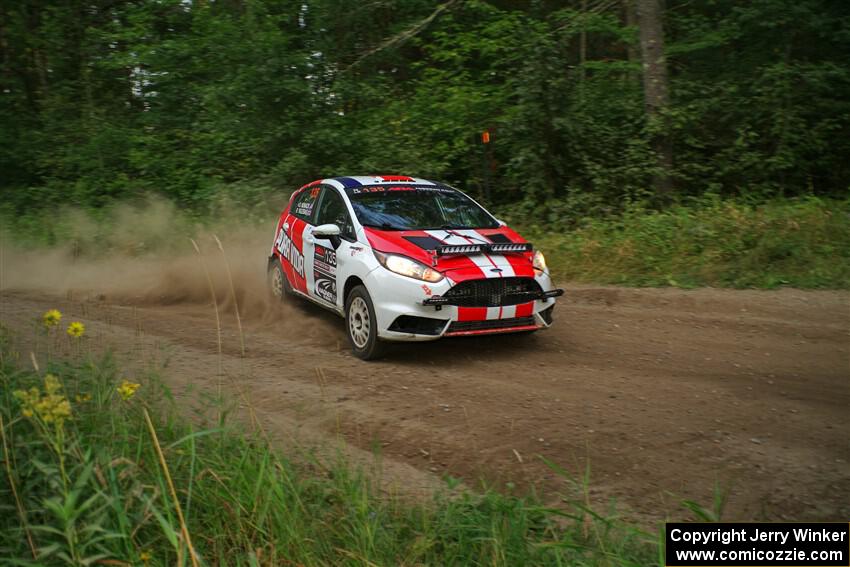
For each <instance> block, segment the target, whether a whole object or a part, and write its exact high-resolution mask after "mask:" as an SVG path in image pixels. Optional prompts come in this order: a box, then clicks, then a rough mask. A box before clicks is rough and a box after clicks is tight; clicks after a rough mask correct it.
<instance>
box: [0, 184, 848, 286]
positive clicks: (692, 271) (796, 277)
mask: <svg viewBox="0 0 850 567" xmlns="http://www.w3.org/2000/svg"><path fill="white" fill-rule="evenodd" d="M248 194H250V195H252V196H253V197H254V198H253V200H252V201H251V203H252V204H249V203H247V202H246V201H244V200H243V201H234V200H232V199H230V198H229V197H228V194H227V193H223V194H222V195H221V196H220V197H218V198H217V199H215V200H211V201H210V202H209V203H208V206H207V208H206V210H205V211H204V212H197V211H196V212H186V211H183V210H179V209H177V207H176V206H175V205H174V203H171V202H169V201H167V200H164V199H161V198H159V199H154V198H150V199H143V200H140V201H136V202H133V203H131V202H117V203H114V204H113V205H111V206H109V207H105V208H102V209H98V210H90V211H89V210H81V209H74V208H64V209H60V210H58V211H53V210H50V211H47V210H42V211H33V212H31V213H29V214H27V215H22V216H14V215H10V214H8V212H6V213H4V212H3V210H2V209H0V220H2V222H0V226H3V227H4V229H5V231H4V232H2V233H0V241H2V240H4V239H5V243H6V244H7V245H15V246H17V247H23V248H25V249H27V250H39V249H44V248H62V249H64V250H66V251H68V252H69V253H70V254H73V255H74V256H75V257H76V256H78V255H82V256H87V257H90V258H98V257H102V256H104V255H116V254H117V255H121V256H128V257H138V256H145V255H156V256H160V257H165V256H167V255H169V254H179V253H183V252H187V251H188V252H191V248H190V245H189V240H188V238H189V237H196V238H197V236H198V235H199V234H202V233H217V234H219V235H221V236H222V237H223V240H225V242H233V241H234V240H237V241H243V242H250V244H251V245H252V246H253V248H252V249H258V250H264V249H265V247H266V246H267V244H266V242H267V241H270V239H271V236H270V234H271V232H272V227H273V224H274V219H275V218H276V215H277V213H278V211H279V210H280V207H281V206H283V203H284V202H285V201H286V195H285V194H283V193H281V192H277V193H275V192H272V191H271V190H270V189H269V188H262V190H260V189H255V190H254V191H253V192H248ZM496 212H497V214H498V216H500V217H502V218H504V219H505V220H507V221H508V222H509V223H510V225H511V226H512V227H513V228H515V229H517V230H518V231H519V232H520V233H521V234H522V235H523V236H525V237H526V238H527V239H529V240H530V241H532V242H533V243H534V244H535V245H536V246H537V247H538V248H540V249H541V250H543V251H544V253H545V254H546V257H547V260H548V264H549V266H550V268H551V269H552V272H553V274H554V276H555V277H556V279H557V280H558V282H559V283H563V282H565V281H574V282H581V283H598V284H615V285H628V286H675V287H685V288H689V287H700V286H712V287H728V288H762V289H771V288H776V287H780V286H790V287H798V288H804V289H817V288H823V289H850V200H830V199H819V198H815V197H808V198H801V199H781V200H774V201H769V202H766V203H760V204H748V203H746V202H743V201H736V200H730V199H720V198H718V197H711V196H708V197H703V198H700V199H694V200H693V201H691V202H689V203H686V204H679V205H674V206H671V207H669V208H667V209H664V210H662V211H656V210H651V209H647V208H645V207H643V206H641V205H640V204H635V205H631V206H628V207H626V208H625V210H624V211H623V212H622V213H620V214H617V215H611V216H606V217H587V218H577V217H576V213H575V212H574V211H571V210H570V208H569V207H568V206H567V205H566V204H565V203H561V202H555V203H552V206H551V207H549V208H548V209H547V212H546V213H541V212H540V210H539V209H534V211H533V212H528V211H526V212H521V211H520V210H518V209H517V208H516V207H503V208H501V209H496ZM260 243H262V244H260Z"/></svg>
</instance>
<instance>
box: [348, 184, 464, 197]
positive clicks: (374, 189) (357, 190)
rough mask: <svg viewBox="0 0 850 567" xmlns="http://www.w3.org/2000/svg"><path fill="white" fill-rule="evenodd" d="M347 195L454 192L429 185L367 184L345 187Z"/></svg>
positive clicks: (448, 188) (450, 189)
mask: <svg viewBox="0 0 850 567" xmlns="http://www.w3.org/2000/svg"><path fill="white" fill-rule="evenodd" d="M346 190H347V191H348V194H349V195H359V194H361V193H387V192H392V191H424V192H432V193H454V192H455V190H454V189H452V188H450V187H435V186H431V185H369V186H365V187H349V188H347V189H346Z"/></svg>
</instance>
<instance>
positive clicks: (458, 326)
mask: <svg viewBox="0 0 850 567" xmlns="http://www.w3.org/2000/svg"><path fill="white" fill-rule="evenodd" d="M527 325H535V323H534V317H511V318H510V319H488V320H486V321H455V322H454V323H452V324H451V325H449V330H448V331H446V332H447V333H456V332H458V331H485V330H488V329H507V328H509V327H524V326H527Z"/></svg>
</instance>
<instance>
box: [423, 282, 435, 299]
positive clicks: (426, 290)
mask: <svg viewBox="0 0 850 567" xmlns="http://www.w3.org/2000/svg"><path fill="white" fill-rule="evenodd" d="M422 291H424V292H425V295H427V296H428V297H431V295H432V294H433V293H434V292H433V291H431V288H430V287H428V284H422Z"/></svg>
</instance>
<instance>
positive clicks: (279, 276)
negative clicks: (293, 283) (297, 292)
mask: <svg viewBox="0 0 850 567" xmlns="http://www.w3.org/2000/svg"><path fill="white" fill-rule="evenodd" d="M268 276H269V292H270V293H271V294H272V297H274V298H276V299H277V300H278V301H283V300H284V299H285V298H286V296H287V295H290V294H291V293H292V288H291V287H289V281H288V280H287V279H286V274H284V273H283V267H281V265H280V261H279V260H277V259H274V260H272V266H271V268H269V274H268Z"/></svg>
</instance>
